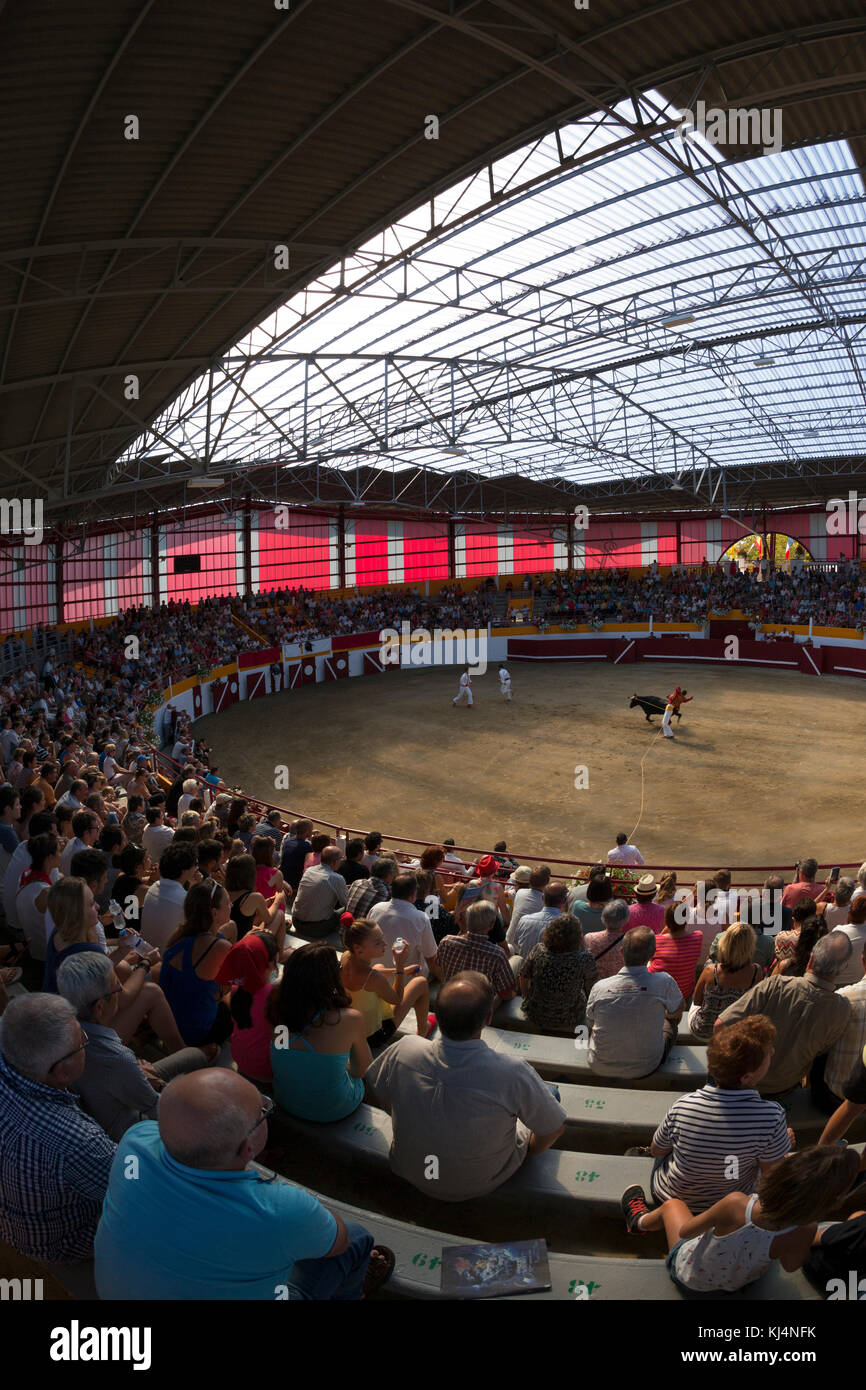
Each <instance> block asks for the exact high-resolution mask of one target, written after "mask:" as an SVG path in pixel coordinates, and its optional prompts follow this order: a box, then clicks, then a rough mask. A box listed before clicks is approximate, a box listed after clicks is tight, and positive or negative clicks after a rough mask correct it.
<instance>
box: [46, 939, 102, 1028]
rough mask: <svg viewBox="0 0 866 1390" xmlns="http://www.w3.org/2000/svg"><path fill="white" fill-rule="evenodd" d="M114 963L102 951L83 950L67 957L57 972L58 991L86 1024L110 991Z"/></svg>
mask: <svg viewBox="0 0 866 1390" xmlns="http://www.w3.org/2000/svg"><path fill="white" fill-rule="evenodd" d="M113 969H114V966H113V965H112V964H111V958H110V957H109V956H104V955H103V954H102V952H101V951H79V952H78V953H77V954H76V955H74V956H67V958H66V960H65V961H63V963H62V964H61V965H60V967H59V969H58V971H57V992H58V994H62V995H63V998H64V999H68V1000H69V1003H70V1004H71V1005H72V1007H73V1009H74V1010H75V1013H76V1015H77V1017H78V1018H80V1019H81V1021H82V1023H86V1022H87V1020H88V1019H89V1018H90V1013H91V1010H92V1008H93V1005H94V1004H95V1003H96V1002H97V1000H98V999H101V998H102V996H103V995H105V994H108V992H109V985H108V980H109V976H110V975H111V972H112V970H113Z"/></svg>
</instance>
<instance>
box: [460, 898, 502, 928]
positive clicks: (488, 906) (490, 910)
mask: <svg viewBox="0 0 866 1390" xmlns="http://www.w3.org/2000/svg"><path fill="white" fill-rule="evenodd" d="M496 917H497V912H496V907H495V906H494V904H493V903H488V902H484V901H483V900H482V901H480V902H477V903H470V905H469V907H467V909H466V930H467V931H474V932H486V931H489V929H490V928H491V927H492V926H493V923H494V922H495V921H496Z"/></svg>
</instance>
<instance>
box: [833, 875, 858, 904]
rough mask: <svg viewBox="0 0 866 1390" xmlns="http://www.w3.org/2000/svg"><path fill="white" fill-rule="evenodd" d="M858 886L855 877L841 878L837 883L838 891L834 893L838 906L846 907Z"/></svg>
mask: <svg viewBox="0 0 866 1390" xmlns="http://www.w3.org/2000/svg"><path fill="white" fill-rule="evenodd" d="M856 887H857V884H856V883H855V882H854V880H853V878H844V877H843V878H840V879H839V882H838V883H837V884H836V892H835V894H834V896H835V898H836V906H837V907H845V906H846V905H847V904H848V903H850V901H851V899H852V897H853V896H854V889H855V888H856Z"/></svg>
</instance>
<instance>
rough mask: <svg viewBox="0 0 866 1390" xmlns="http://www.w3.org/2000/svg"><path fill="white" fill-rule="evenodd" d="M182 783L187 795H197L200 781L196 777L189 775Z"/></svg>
mask: <svg viewBox="0 0 866 1390" xmlns="http://www.w3.org/2000/svg"><path fill="white" fill-rule="evenodd" d="M181 785H182V786H183V791H184V795H185V796H195V795H196V794H197V792H198V782H197V781H196V780H195V778H194V777H187V779H186V781H185V782H183V783H182V784H181Z"/></svg>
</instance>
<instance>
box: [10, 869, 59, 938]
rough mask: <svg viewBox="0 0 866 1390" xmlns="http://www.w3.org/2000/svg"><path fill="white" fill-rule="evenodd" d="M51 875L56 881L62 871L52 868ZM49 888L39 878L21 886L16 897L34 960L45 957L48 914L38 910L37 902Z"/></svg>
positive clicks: (22, 928) (21, 924)
mask: <svg viewBox="0 0 866 1390" xmlns="http://www.w3.org/2000/svg"><path fill="white" fill-rule="evenodd" d="M49 877H50V878H51V882H52V883H56V882H57V880H58V879H59V877H60V871H59V870H58V869H52V870H51V873H50V875H49ZM47 888H48V884H47V883H42V882H40V881H39V880H38V879H37V880H36V882H34V883H25V885H24V887H23V888H19V890H18V895H17V897H16V899H15V908H16V911H17V913H18V925H19V927H20V928H21V930H22V931H23V933H24V935H25V936H26V938H27V949H28V950H29V952H30V954H31V956H32V957H33V959H34V960H44V959H45V948H46V941H47V937H46V918H47V916H48V914H47V913H46V912H37V910H36V906H35V904H36V899H37V898H38V897H39V894H40V893H42V892H44V891H46V890H47ZM52 935H53V931H52Z"/></svg>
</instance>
